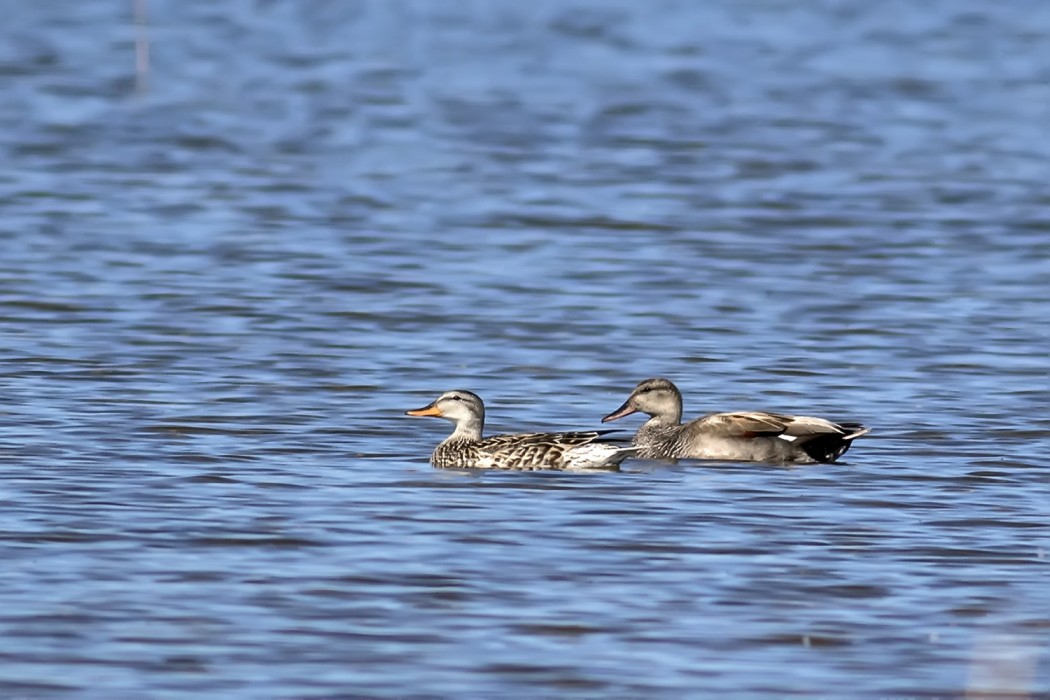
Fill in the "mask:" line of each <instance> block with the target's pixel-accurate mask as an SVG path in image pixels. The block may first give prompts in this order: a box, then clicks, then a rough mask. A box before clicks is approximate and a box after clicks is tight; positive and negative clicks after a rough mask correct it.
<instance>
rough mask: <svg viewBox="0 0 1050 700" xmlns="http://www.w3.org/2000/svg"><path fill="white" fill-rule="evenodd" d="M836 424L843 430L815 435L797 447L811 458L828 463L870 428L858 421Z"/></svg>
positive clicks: (840, 454)
mask: <svg viewBox="0 0 1050 700" xmlns="http://www.w3.org/2000/svg"><path fill="white" fill-rule="evenodd" d="M838 426H839V427H840V428H842V430H843V431H844V433H843V434H839V433H824V434H821V435H817V436H815V437H814V438H813V439H812V440H807V441H806V442H804V443H802V444H801V445H799V447H800V448H801V449H802V450H803V451H804V452H805V453H806V454H807V455H809V456H810V457H811V458H812V459H813V460H815V461H817V462H822V463H824V464H830V463H831V462H834V461H835V460H837V459H838V458H839V457H841V456H842V455H844V454H846V452H847V451H849V448H850V445H852V444H853V441H854V440H856V439H857V438H859V437H860V436H861V435H867V434H868V433H870V432H871V428H865V427H864V426H863V425H861V424H860V423H839V424H838Z"/></svg>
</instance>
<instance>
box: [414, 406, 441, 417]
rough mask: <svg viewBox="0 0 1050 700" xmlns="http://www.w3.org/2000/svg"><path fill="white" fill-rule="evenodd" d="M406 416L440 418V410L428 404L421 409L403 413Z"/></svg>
mask: <svg viewBox="0 0 1050 700" xmlns="http://www.w3.org/2000/svg"><path fill="white" fill-rule="evenodd" d="M405 415H406V416H438V417H441V409H440V408H438V407H437V406H435V405H434V404H428V405H426V406H424V407H423V408H413V409H412V410H411V411H405Z"/></svg>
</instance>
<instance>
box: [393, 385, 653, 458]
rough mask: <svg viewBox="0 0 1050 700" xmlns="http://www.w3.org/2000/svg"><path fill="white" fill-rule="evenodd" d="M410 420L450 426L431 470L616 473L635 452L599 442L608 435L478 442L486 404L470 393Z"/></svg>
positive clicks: (444, 398) (449, 395)
mask: <svg viewBox="0 0 1050 700" xmlns="http://www.w3.org/2000/svg"><path fill="white" fill-rule="evenodd" d="M405 415H409V416H434V417H436V418H444V419H445V420H448V421H451V422H452V423H453V424H454V425H455V428H454V429H453V431H452V434H451V435H450V436H448V437H447V438H445V440H444V441H443V442H442V443H441V444H440V445H438V446H437V449H436V450H434V454H433V455H432V456H431V458H430V462H431V464H433V465H434V466H435V467H472V468H479V469H522V470H536V469H563V470H582V469H616V468H617V467H618V466H619V464H620V462H622V461H623V460H624V459H626V458H627V457H629V456H630V455H632V454H634V453H635V452H637V448H634V447H622V446H618V445H614V444H611V443H609V442H606V441H604V440H602V439H601V437H602V435H605V434H606V433H609V432H611V431H608V430H592V431H588V432H576V433H520V434H516V435H493V436H491V437H487V438H486V437H482V431H483V430H484V428H485V404H484V403H483V402H482V400H481V397H479V396H478V395H477V394H474V393H471V392H469V391H446V392H445V393H444V394H442V395H441V396H439V397H438V398H437V399H435V400H434V401H433V402H432V403H430V404H427V405H426V406H424V407H423V408H416V409H413V410H411V411H405Z"/></svg>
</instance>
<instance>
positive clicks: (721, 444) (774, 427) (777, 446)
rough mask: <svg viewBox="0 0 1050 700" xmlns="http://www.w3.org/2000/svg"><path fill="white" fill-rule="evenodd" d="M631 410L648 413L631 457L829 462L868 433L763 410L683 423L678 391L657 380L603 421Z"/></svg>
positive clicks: (845, 425)
mask: <svg viewBox="0 0 1050 700" xmlns="http://www.w3.org/2000/svg"><path fill="white" fill-rule="evenodd" d="M636 411H641V412H642V413H645V414H648V415H649V420H647V421H646V422H645V423H644V424H643V425H642V427H641V428H639V429H638V432H637V434H635V436H634V440H633V444H634V445H635V446H636V447H638V448H640V449H639V451H638V453H637V455H636V456H638V457H643V458H647V459H677V458H690V457H691V458H696V459H720V460H729V461H739V462H794V463H803V464H805V463H814V462H834V461H835V460H836V459H838V458H839V457H841V456H842V455H843V454H845V453H846V450H848V449H849V448H850V444H851V443H852V442H853V440H855V439H856V438H859V437H860V436H861V435H864V434H866V433H868V432H869V429H868V428H865V427H864V426H863V425H861V424H860V423H832V422H831V421H829V420H825V419H823V418H812V417H810V416H787V415H783V414H779V413H765V412H762V411H744V412H734V413H710V414H708V415H706V416H703V417H701V418H697V419H696V420H693V421H691V422H689V423H686V424H685V425H682V394H681V392H680V391H678V387H676V386H675V385H674V384H673V383H671V382H670V381H668V380H667V379H660V378H654V379H646V380H645V381H644V382H641V383H640V384H639V385H638V386H636V387H635V388H634V391H632V392H631V395H630V396H629V397H628V399H627V401H625V402H624V403H623V405H622V406H620V407H619V408H618V409H616V410H615V411H613V412H612V413H610V414H609V415H607V416H605V417H604V418H602V423H607V422H609V421H611V420H616V419H617V418H622V417H623V416H627V415H630V414H632V413H635V412H636Z"/></svg>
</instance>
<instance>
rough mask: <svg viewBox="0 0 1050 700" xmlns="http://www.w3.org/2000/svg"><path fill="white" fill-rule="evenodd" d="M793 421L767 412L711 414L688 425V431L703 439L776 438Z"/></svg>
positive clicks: (787, 417) (788, 417)
mask: <svg viewBox="0 0 1050 700" xmlns="http://www.w3.org/2000/svg"><path fill="white" fill-rule="evenodd" d="M792 420H793V417H792V416H785V415H781V414H779V413H766V412H765V411H732V412H728V413H710V414H708V415H706V416H703V417H702V418H697V419H696V420H694V421H693V422H691V423H689V424H688V425H686V431H688V433H690V434H692V435H696V436H703V437H727V438H728V437H732V438H757V437H775V436H777V435H782V434H783V433H784V432H785V431H786V430H787V429H788V427H789V426H790V425H791V422H792Z"/></svg>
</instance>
